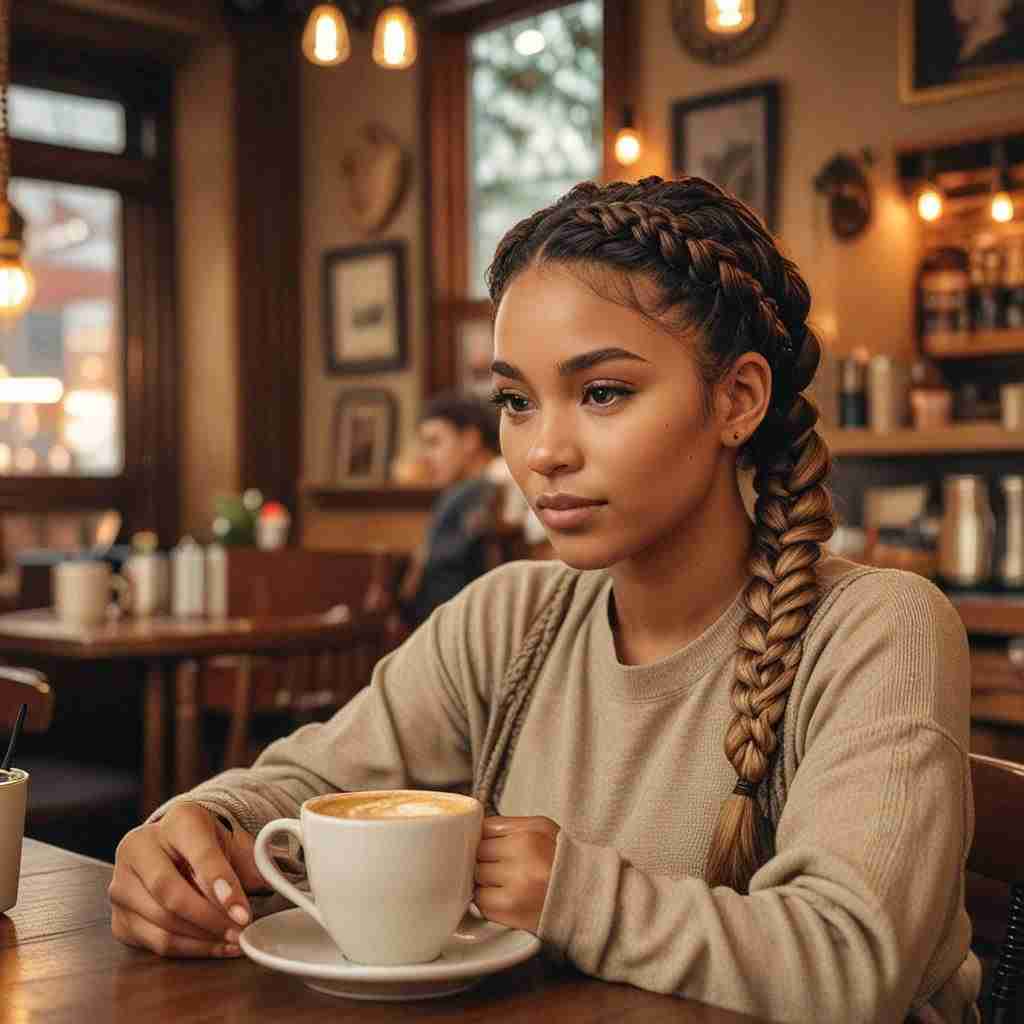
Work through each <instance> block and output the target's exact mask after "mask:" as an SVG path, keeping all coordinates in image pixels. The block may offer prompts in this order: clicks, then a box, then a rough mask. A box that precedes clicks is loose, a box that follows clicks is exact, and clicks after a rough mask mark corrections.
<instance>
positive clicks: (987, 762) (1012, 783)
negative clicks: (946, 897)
mask: <svg viewBox="0 0 1024 1024" xmlns="http://www.w3.org/2000/svg"><path fill="white" fill-rule="evenodd" d="M970 761H971V785H972V788H973V791H974V814H975V823H974V843H973V844H972V846H971V853H970V856H969V857H968V860H967V870H968V871H970V872H974V873H975V874H977V875H981V876H983V877H984V878H987V879H995V880H998V881H1000V882H1003V883H1005V884H1007V885H1009V887H1010V906H1009V915H1008V918H1007V922H1006V929H1005V933H1004V937H1003V940H1002V943H1001V944H1000V946H999V949H998V954H997V960H996V964H995V969H994V972H993V974H992V985H991V993H990V995H989V998H988V1005H987V1006H986V1007H985V1008H984V1011H983V1015H982V1019H983V1021H984V1022H985V1024H1014V1022H1017V1021H1019V1020H1020V1018H1019V1017H1018V1016H1017V1004H1018V1000H1019V992H1020V981H1021V977H1022V975H1024V765H1021V764H1015V763H1014V762H1012V761H1001V760H999V759H997V758H994V757H985V756H983V755H981V754H971V755H970ZM968 898H969V900H970V894H969V897H968ZM969 909H970V910H971V915H972V919H973V918H974V916H975V911H974V908H973V907H971V906H970V905H969Z"/></svg>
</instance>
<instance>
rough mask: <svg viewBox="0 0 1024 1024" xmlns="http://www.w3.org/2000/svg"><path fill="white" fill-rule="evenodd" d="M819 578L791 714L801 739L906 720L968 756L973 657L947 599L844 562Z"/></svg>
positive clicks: (909, 578)
mask: <svg viewBox="0 0 1024 1024" xmlns="http://www.w3.org/2000/svg"><path fill="white" fill-rule="evenodd" d="M818 577H819V580H820V587H821V591H820V599H819V603H818V607H817V610H816V611H815V614H814V616H813V618H812V620H811V622H810V623H809V624H808V627H807V629H806V631H805V632H804V636H803V652H802V655H801V661H800V667H799V669H798V673H797V679H796V680H795V681H794V686H793V690H792V692H791V695H790V696H791V701H792V706H791V708H790V709H788V712H789V711H791V712H792V714H793V716H794V725H795V726H797V730H798V732H799V733H800V734H801V735H806V736H808V737H809V736H810V735H811V734H814V733H818V732H820V731H822V730H825V729H826V728H829V727H830V726H831V727H841V728H843V729H854V728H857V727H859V726H868V727H870V728H875V727H877V726H878V725H879V723H881V722H882V721H884V720H888V721H890V722H895V721H896V720H899V721H901V722H904V723H908V724H909V723H918V724H919V725H927V726H929V727H934V728H937V729H938V730H940V731H941V732H944V733H945V734H947V736H948V737H949V738H950V739H952V740H953V741H954V742H956V743H957V744H958V745H961V746H962V747H963V748H964V749H966V746H967V743H968V735H969V730H970V651H969V647H968V643H967V633H966V630H965V629H964V626H963V622H962V620H961V619H960V616H959V614H958V613H957V611H956V609H955V608H954V607H953V605H952V603H951V602H950V601H949V599H948V598H947V597H946V595H945V594H943V593H942V591H941V590H939V588H938V587H936V586H935V584H934V583H932V582H931V581H930V580H928V579H926V578H925V577H923V576H920V575H918V574H917V573H912V572H904V571H902V570H898V569H876V568H872V567H868V566H860V565H856V564H855V563H852V562H848V561H846V560H845V559H839V558H828V559H825V560H823V562H822V563H820V565H819V571H818ZM793 698H795V699H793ZM787 717H788V714H787Z"/></svg>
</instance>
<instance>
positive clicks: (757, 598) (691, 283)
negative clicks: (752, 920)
mask: <svg viewBox="0 0 1024 1024" xmlns="http://www.w3.org/2000/svg"><path fill="white" fill-rule="evenodd" d="M545 262H554V263H562V264H567V265H573V266H575V267H576V268H577V269H578V271H579V272H580V273H581V274H586V273H587V272H588V271H589V270H590V269H591V268H593V267H598V266H600V267H609V268H613V269H616V270H618V271H620V272H623V273H624V274H626V275H630V274H642V275H645V276H647V277H648V278H650V279H651V280H653V281H654V282H655V283H656V285H657V286H658V287H657V292H658V296H659V297H658V298H657V299H656V300H655V302H656V306H655V308H649V307H648V306H643V305H641V304H640V300H639V299H638V298H637V297H636V293H635V292H632V293H630V294H629V295H628V296H627V297H626V298H623V297H621V296H618V295H617V296H615V297H614V298H615V301H623V302H627V303H629V304H632V305H633V306H634V308H636V310H637V312H639V313H640V314H641V315H644V316H648V317H651V316H653V317H656V318H658V319H659V320H662V321H663V322H665V323H666V324H668V325H669V326H672V327H674V328H676V329H677V330H678V331H679V333H680V336H684V335H688V334H690V333H692V329H693V328H696V329H697V333H698V337H699V339H700V342H699V343H698V344H697V346H696V349H695V355H696V357H697V362H698V366H699V368H700V371H701V374H702V378H703V381H704V384H705V396H706V399H707V401H706V407H707V408H708V409H710V394H711V390H712V386H713V385H714V384H715V383H716V382H718V381H719V380H721V379H722V377H723V375H724V374H725V373H726V372H727V370H728V369H729V367H730V366H731V365H732V364H733V362H734V361H735V360H736V358H737V357H738V356H740V355H742V354H743V353H744V352H747V351H756V352H759V353H761V354H762V355H763V356H764V357H765V359H766V360H767V362H768V364H769V366H770V367H771V370H772V399H771V404H770V407H769V410H768V412H767V414H766V415H765V417H764V419H763V420H762V422H761V423H760V425H759V426H758V428H757V430H756V431H755V432H754V434H753V435H752V436H751V437H750V438H749V439H748V440H747V441H746V443H745V444H744V446H743V449H742V450H741V459H742V463H743V464H744V465H746V466H751V467H753V469H754V489H755V491H756V492H757V495H758V497H757V500H756V503H755V507H754V518H755V524H754V537H753V544H752V546H751V551H750V556H749V561H748V572H749V576H750V580H749V582H748V584H747V587H746V590H745V591H744V601H745V605H746V609H747V614H746V617H745V619H744V621H743V623H742V625H741V628H740V636H739V646H738V651H737V656H736V669H735V676H734V681H733V685H732V690H731V693H730V700H731V704H732V709H733V717H732V719H731V721H730V723H729V727H728V730H727V732H726V736H725V744H724V749H725V755H726V757H727V758H728V759H729V761H730V763H731V764H732V766H733V768H734V769H735V771H736V775H737V782H736V786H735V788H734V790H733V792H732V794H731V795H729V796H727V798H726V799H725V801H724V802H723V804H722V807H721V809H720V812H719V816H718V821H717V822H716V825H715V831H714V836H713V838H712V842H711V846H710V848H709V851H708V858H707V863H706V865H705V872H704V873H705V878H706V880H707V881H708V882H709V883H710V884H712V885H729V886H731V887H732V888H734V889H736V890H737V891H740V892H746V891H748V888H749V884H750V879H751V877H752V876H753V874H754V872H755V871H756V870H757V868H758V867H759V866H760V865H761V864H763V863H764V862H765V861H766V860H767V859H768V858H769V857H770V856H771V855H772V846H773V842H772V836H771V834H770V830H769V827H768V826H767V824H766V821H765V819H764V817H763V816H762V814H761V812H760V807H759V804H758V801H757V797H758V788H759V786H760V783H761V782H762V780H763V779H764V778H765V776H766V775H767V774H768V771H769V768H770V766H771V763H772V758H773V756H774V755H775V752H776V750H777V748H778V742H779V741H778V732H777V730H778V728H779V725H780V723H781V721H782V718H783V715H784V714H785V709H786V702H787V699H788V696H789V690H790V687H791V686H792V684H793V680H794V678H795V677H796V672H797V668H798V666H799V663H800V658H801V655H802V651H803V644H802V637H803V633H804V630H805V629H806V627H807V624H808V623H809V622H810V619H811V616H812V615H813V613H814V609H815V607H816V605H817V602H818V585H817V577H816V573H815V565H816V563H817V561H818V560H819V558H820V557H821V546H822V544H823V543H824V542H825V541H827V540H828V538H829V537H830V536H831V535H832V532H833V530H834V519H833V513H832V502H831V497H830V495H829V492H828V489H827V486H826V481H827V479H828V476H829V472H830V469H831V457H830V454H829V451H828V447H827V446H826V444H825V442H824V441H823V440H822V438H821V436H820V435H819V434H818V433H817V431H816V429H815V427H816V424H817V421H818V411H817V409H816V408H815V406H814V404H813V402H811V401H810V400H809V399H808V398H807V397H805V396H804V395H803V394H801V392H803V391H804V389H805V388H806V387H807V386H808V385H809V384H810V382H811V380H812V379H813V377H814V373H815V371H816V370H817V367H818V362H819V359H820V355H821V348H820V344H819V342H818V339H817V337H816V336H815V334H814V332H813V331H812V330H811V329H810V328H809V327H808V326H807V324H806V317H807V313H808V311H809V309H810V292H809V290H808V288H807V285H806V283H805V281H804V279H803V277H802V276H801V275H800V272H799V270H798V269H797V267H796V265H795V264H794V263H793V262H792V261H791V260H789V259H788V258H787V257H786V256H785V255H784V254H783V253H781V252H780V251H779V248H778V247H777V245H776V243H775V242H774V240H773V239H772V237H771V235H770V234H769V232H768V231H767V229H766V228H765V226H764V224H763V223H762V221H761V220H760V218H759V217H758V216H757V215H756V214H755V213H754V212H753V211H752V210H751V209H750V208H749V207H748V206H746V205H745V204H744V203H743V202H741V201H740V200H739V199H737V198H736V197H734V196H731V195H729V194H728V193H726V192H724V191H723V190H722V189H720V188H719V187H718V186H716V185H714V184H712V183H711V182H708V181H704V180H703V179H700V178H682V179H679V180H674V181H665V180H663V179H661V178H659V177H649V178H644V179H642V180H641V181H639V182H637V183H635V184H633V183H628V182H615V183H612V184H610V185H605V186H603V187H598V186H597V185H594V184H593V183H590V182H586V183H583V184H581V185H578V186H577V187H576V188H574V189H573V190H572V191H570V192H569V193H567V194H566V195H565V196H563V197H562V198H561V199H559V200H558V201H557V202H556V203H554V204H552V205H551V206H549V207H547V208H545V209H543V210H539V211H538V212H537V213H535V214H533V215H532V216H531V217H528V218H526V219H525V220H523V221H521V222H520V223H519V224H517V225H516V226H515V227H514V228H512V230H511V231H509V232H508V234H507V235H506V236H505V237H504V238H503V239H502V240H501V242H500V243H499V245H498V248H497V251H496V254H495V258H494V262H493V263H492V264H491V267H490V268H489V270H488V274H487V283H488V288H489V291H490V296H491V301H492V303H493V305H494V308H495V309H497V307H498V305H499V304H500V302H501V298H502V296H503V294H504V292H505V290H506V288H507V287H508V285H509V283H510V282H511V280H512V279H513V278H514V277H515V276H516V275H517V274H518V273H520V272H521V271H522V270H524V269H525V268H527V267H528V266H531V265H533V264H540V263H545ZM609 297H611V296H609ZM645 301H647V302H648V303H649V301H650V300H645Z"/></svg>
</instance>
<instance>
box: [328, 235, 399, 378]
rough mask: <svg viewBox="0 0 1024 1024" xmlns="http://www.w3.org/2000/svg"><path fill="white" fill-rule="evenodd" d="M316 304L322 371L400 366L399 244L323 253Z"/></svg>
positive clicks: (392, 243)
mask: <svg viewBox="0 0 1024 1024" xmlns="http://www.w3.org/2000/svg"><path fill="white" fill-rule="evenodd" d="M322 302H323V310H322V316H323V332H324V354H325V357H326V364H327V372H328V373H331V374H345V373H376V372H379V371H380V370H397V369H399V368H401V367H402V366H404V365H405V359H406V351H407V344H408V343H407V337H406V331H407V322H406V312H405V304H406V268H405V243H404V242H399V241H393V242H378V243H374V244H372V245H360V246H351V247H348V248H344V249H332V250H331V251H330V252H326V253H324V256H323V297H322Z"/></svg>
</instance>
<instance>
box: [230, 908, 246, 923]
mask: <svg viewBox="0 0 1024 1024" xmlns="http://www.w3.org/2000/svg"><path fill="white" fill-rule="evenodd" d="M228 917H230V918H231V920H232V921H234V922H235V924H240V925H247V924H248V923H249V911H248V910H246V909H245V907H243V906H241V905H240V904H238V903H236V904H235V905H234V906H233V907H232V908H231V909H230V910H229V911H228Z"/></svg>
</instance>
